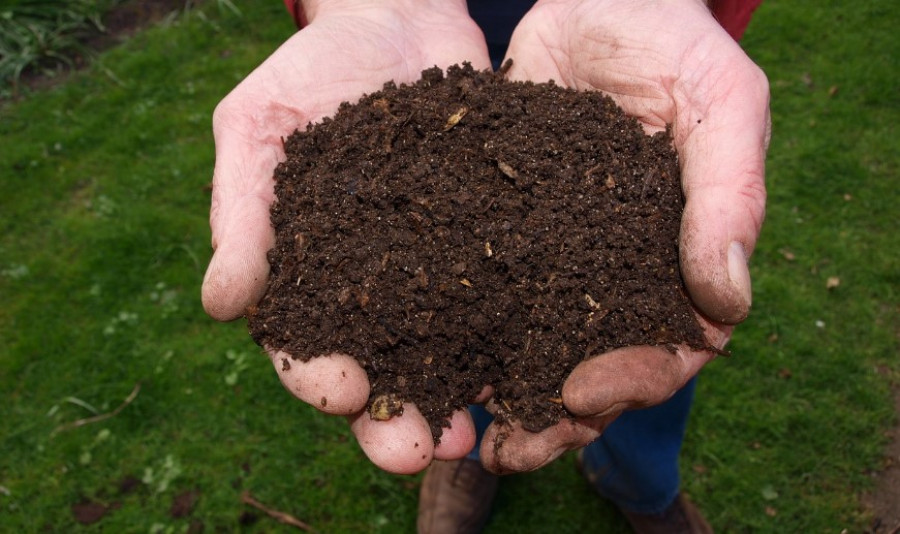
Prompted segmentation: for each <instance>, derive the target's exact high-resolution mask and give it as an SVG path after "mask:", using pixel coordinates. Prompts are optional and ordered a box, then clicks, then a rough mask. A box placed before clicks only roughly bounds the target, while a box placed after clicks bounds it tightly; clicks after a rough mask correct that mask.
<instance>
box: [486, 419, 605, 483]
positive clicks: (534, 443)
mask: <svg viewBox="0 0 900 534" xmlns="http://www.w3.org/2000/svg"><path fill="white" fill-rule="evenodd" d="M617 415H618V414H616V415H609V416H605V417H600V418H594V419H578V420H572V419H566V420H563V421H561V422H560V423H559V424H557V425H555V426H552V427H550V428H547V429H545V430H543V431H541V432H538V433H534V432H529V431H527V430H525V429H523V428H522V425H521V424H520V423H518V422H513V423H511V424H498V423H491V425H490V426H489V427H488V428H487V430H486V431H485V434H484V438H483V439H482V442H481V449H480V450H479V453H480V455H481V462H482V464H483V465H484V467H485V469H487V470H488V471H491V472H493V473H496V474H498V475H499V474H506V473H521V472H525V471H534V470H535V469H539V468H541V467H543V466H545V465H547V464H549V463H550V462H552V461H553V460H555V459H557V458H559V457H560V456H561V455H562V454H563V453H565V452H566V451H570V450H573V449H577V448H580V447H584V446H585V445H587V444H588V443H590V442H592V441H594V440H595V439H597V438H598V437H600V434H601V433H602V432H603V430H604V429H605V428H606V426H607V425H609V423H611V422H612V421H613V420H614V419H615V418H616V416H617Z"/></svg>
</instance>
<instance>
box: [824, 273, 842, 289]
mask: <svg viewBox="0 0 900 534" xmlns="http://www.w3.org/2000/svg"><path fill="white" fill-rule="evenodd" d="M839 285H841V279H840V278H838V277H837V276H829V277H828V280H827V281H826V282H825V287H826V288H828V289H834V288H836V287H838V286H839Z"/></svg>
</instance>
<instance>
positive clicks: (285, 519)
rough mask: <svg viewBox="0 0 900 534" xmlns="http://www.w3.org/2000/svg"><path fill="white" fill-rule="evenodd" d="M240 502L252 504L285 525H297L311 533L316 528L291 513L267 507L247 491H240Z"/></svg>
mask: <svg viewBox="0 0 900 534" xmlns="http://www.w3.org/2000/svg"><path fill="white" fill-rule="evenodd" d="M241 502H243V503H244V504H249V505H250V506H252V507H254V508H256V509H258V510H262V511H263V512H265V513H266V514H268V515H269V517H272V518H273V519H277V520H278V521H280V522H282V523H284V524H285V525H291V526H293V527H297V528H299V529H300V530H305V531H307V532H313V533H315V532H316V529H314V528H312V527H311V526H309V525H307V524H306V523H304V522H303V521H300V520H299V519H297V518H296V517H294V516H292V515H291V514H287V513H284V512H279V511H278V510H273V509H271V508H269V507H267V506H266V505H264V504H263V503H261V502H259V501H257V500H256V499H254V498H253V496H252V495H250V492H249V491H244V492H243V493H241Z"/></svg>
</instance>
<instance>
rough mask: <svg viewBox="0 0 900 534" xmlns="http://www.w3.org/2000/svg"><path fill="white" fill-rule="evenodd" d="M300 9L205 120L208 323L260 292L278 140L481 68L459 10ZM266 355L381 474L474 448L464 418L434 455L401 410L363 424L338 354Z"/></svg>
mask: <svg viewBox="0 0 900 534" xmlns="http://www.w3.org/2000/svg"><path fill="white" fill-rule="evenodd" d="M304 8H305V13H306V15H307V18H308V20H309V25H308V26H307V27H305V28H304V29H303V30H302V31H300V32H298V33H296V34H295V35H294V36H293V37H291V38H290V39H289V40H288V41H287V42H285V43H284V45H282V46H281V47H280V48H279V49H278V50H277V51H276V52H275V53H273V54H272V55H271V56H270V57H269V58H268V59H267V60H266V61H265V62H264V63H263V64H262V65H260V66H259V67H258V68H257V69H256V70H255V71H254V72H253V73H251V74H250V75H249V76H248V77H247V78H246V79H245V80H244V81H243V82H241V83H240V85H238V86H237V87H236V88H235V89H234V90H233V91H232V92H231V93H230V94H229V95H228V96H227V97H225V99H224V100H222V102H221V103H220V104H219V106H218V107H217V108H216V111H215V114H214V116H213V133H214V136H215V144H216V164H215V170H214V174H213V192H212V207H211V209H210V227H211V229H212V246H213V249H214V250H215V253H214V255H213V257H212V259H211V261H210V264H209V267H208V269H207V271H206V276H205V277H204V280H203V306H204V308H205V309H206V311H207V313H209V315H210V316H212V317H213V318H215V319H218V320H222V321H228V320H233V319H236V318H238V317H240V316H242V315H243V314H244V313H245V311H246V309H247V308H248V307H249V306H251V305H253V304H255V303H257V302H258V301H259V299H260V298H261V297H262V295H263V293H264V292H265V289H266V281H267V278H268V273H269V264H268V261H267V259H266V252H267V251H268V250H269V249H270V248H272V246H273V244H274V231H273V229H272V227H271V224H270V222H269V207H270V205H271V204H272V201H273V200H274V198H275V196H274V181H273V172H274V170H275V166H276V165H277V164H278V162H279V161H281V160H283V159H284V152H283V147H282V138H284V137H287V136H288V135H289V134H290V133H291V132H293V131H294V129H297V128H301V129H302V128H304V127H305V126H306V125H307V124H309V123H315V122H316V121H319V120H320V119H322V118H323V117H325V116H328V115H331V114H333V113H334V112H335V111H336V110H337V108H338V106H339V105H340V104H341V103H342V102H344V101H350V102H355V101H356V100H358V99H359V98H360V97H361V96H362V95H363V94H364V93H366V92H373V91H375V90H378V89H380V88H381V87H382V85H383V84H384V83H385V82H387V81H389V80H393V81H395V82H396V83H398V84H399V83H407V82H413V81H415V80H417V79H418V78H419V77H420V75H421V71H422V70H424V69H427V68H430V67H433V66H438V67H440V68H442V69H446V67H448V66H450V65H452V64H455V63H461V62H463V61H470V62H471V63H472V64H473V66H474V67H475V68H476V69H486V68H489V67H490V60H489V59H488V53H487V47H486V45H485V42H484V36H483V35H482V33H481V30H480V29H479V28H478V27H477V26H476V24H475V23H474V22H473V21H472V20H471V19H470V18H469V16H468V13H467V10H466V3H465V1H464V0H318V1H312V0H311V1H306V2H304ZM269 355H270V357H271V358H272V361H273V363H274V365H275V369H276V370H277V372H278V375H279V377H280V379H281V382H282V383H283V384H284V386H285V387H286V388H287V389H288V391H290V392H291V393H292V394H293V395H294V396H296V397H297V398H299V399H302V400H304V401H306V402H308V403H310V404H312V405H313V406H315V407H316V408H318V409H320V410H322V411H323V412H327V413H330V414H339V415H345V416H347V417H348V419H349V420H350V423H351V428H352V430H353V432H354V434H355V435H356V438H357V440H358V441H359V443H360V446H361V447H362V449H363V451H364V452H365V453H366V455H367V456H368V457H369V459H371V461H372V462H373V463H375V464H376V465H377V466H379V467H381V468H382V469H385V470H387V471H391V472H395V473H415V472H418V471H421V470H422V469H424V468H425V467H426V466H427V465H428V464H429V463H430V462H431V460H432V458H437V459H455V458H461V457H462V456H465V455H466V454H467V453H468V452H469V450H471V448H472V446H473V444H474V439H475V437H474V427H473V425H472V421H471V418H470V416H469V415H468V412H466V411H465V410H463V411H459V412H456V413H455V414H454V416H453V418H452V419H451V422H452V428H450V429H447V430H446V431H445V432H444V435H443V436H442V438H441V444H440V445H439V446H437V447H435V446H434V445H433V440H432V437H431V432H430V430H429V427H428V424H427V423H426V422H425V419H424V418H423V417H422V416H421V414H420V413H419V412H418V410H417V409H416V408H415V406H413V405H410V404H407V405H406V406H404V414H403V415H402V416H400V417H394V418H392V419H390V420H389V421H373V420H371V419H370V418H369V415H368V414H367V413H365V412H364V408H365V404H366V402H367V400H368V396H369V383H368V380H367V377H366V374H365V372H364V371H363V369H362V368H361V367H360V366H359V365H358V364H357V363H356V360H354V359H353V358H351V357H350V356H348V355H341V354H332V355H330V356H323V357H318V358H313V359H311V360H309V362H307V363H301V362H300V361H299V360H291V359H290V356H288V355H286V354H282V353H280V352H274V351H269ZM306 356H313V355H306ZM284 359H287V360H288V361H289V364H290V365H284V364H283V360H284ZM322 398H326V399H327V403H321V399H322ZM323 404H324V405H323Z"/></svg>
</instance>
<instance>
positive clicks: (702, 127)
mask: <svg viewBox="0 0 900 534" xmlns="http://www.w3.org/2000/svg"><path fill="white" fill-rule="evenodd" d="M705 83H707V84H710V85H712V87H708V88H706V89H707V90H704V91H701V92H699V94H706V95H708V97H709V98H710V100H711V102H710V103H707V104H706V105H705V106H697V105H696V104H693V105H690V106H689V108H690V109H691V112H690V113H684V114H682V115H681V116H679V118H678V120H679V124H678V128H679V129H680V130H681V132H687V133H686V134H685V135H684V136H679V135H677V134H676V143H677V144H679V145H680V146H679V152H680V154H681V156H682V182H683V187H684V193H685V199H686V203H685V209H684V213H683V216H682V223H681V243H680V251H681V269H682V274H683V275H684V279H685V284H686V286H687V289H688V292H689V293H690V296H691V299H692V300H693V302H694V303H695V304H696V306H697V307H698V308H699V309H700V310H701V311H702V312H703V313H704V314H705V315H706V316H707V317H709V318H710V319H712V320H713V321H717V322H720V323H725V324H736V323H739V322H741V321H742V320H744V319H745V318H746V317H747V314H748V313H749V311H750V305H751V301H752V297H751V286H750V272H749V270H748V266H747V260H748V258H749V256H750V254H751V253H752V251H753V248H754V246H755V244H756V239H757V237H758V236H759V231H760V227H761V226H762V222H763V218H764V217H765V200H766V191H765V152H766V145H767V144H768V138H769V132H770V122H769V120H770V119H769V110H768V103H769V100H768V98H769V92H768V82H767V81H766V78H765V75H764V74H763V73H762V71H760V70H759V69H758V68H757V67H756V66H755V65H754V64H753V63H752V62H751V61H750V60H749V59H748V58H746V56H744V61H743V62H742V64H741V63H739V64H737V65H736V64H735V63H731V64H730V65H729V67H728V73H727V75H725V76H722V77H719V79H718V80H715V79H713V80H710V79H709V78H707V81H705ZM698 110H702V111H698ZM679 137H681V139H679ZM679 141H680V143H679Z"/></svg>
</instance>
